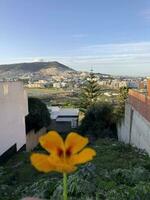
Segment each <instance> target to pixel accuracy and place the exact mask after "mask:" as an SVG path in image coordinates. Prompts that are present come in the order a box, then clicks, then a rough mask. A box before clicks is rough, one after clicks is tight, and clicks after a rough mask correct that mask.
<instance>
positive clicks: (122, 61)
mask: <svg viewBox="0 0 150 200" xmlns="http://www.w3.org/2000/svg"><path fill="white" fill-rule="evenodd" d="M40 60H41V61H42V60H44V61H54V60H57V61H59V62H62V63H64V64H66V65H68V66H70V67H73V68H74V69H77V70H90V69H91V67H92V68H93V69H94V71H95V72H102V73H111V74H122V75H147V76H149V75H150V0H0V63H1V64H2V63H15V62H30V61H40Z"/></svg>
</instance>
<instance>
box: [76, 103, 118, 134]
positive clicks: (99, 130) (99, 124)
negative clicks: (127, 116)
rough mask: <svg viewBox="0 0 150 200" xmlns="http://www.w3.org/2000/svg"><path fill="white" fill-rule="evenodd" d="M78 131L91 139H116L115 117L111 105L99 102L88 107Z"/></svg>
mask: <svg viewBox="0 0 150 200" xmlns="http://www.w3.org/2000/svg"><path fill="white" fill-rule="evenodd" d="M79 130H80V132H81V133H84V134H85V135H88V136H90V137H93V138H99V137H100V138H105V137H110V138H116V137H117V130H116V116H115V114H114V108H113V106H112V104H109V103H105V102H103V103H102V102H101V103H95V104H93V105H92V106H90V107H89V109H87V111H86V113H85V117H84V118H83V120H82V122H81V126H80V128H79Z"/></svg>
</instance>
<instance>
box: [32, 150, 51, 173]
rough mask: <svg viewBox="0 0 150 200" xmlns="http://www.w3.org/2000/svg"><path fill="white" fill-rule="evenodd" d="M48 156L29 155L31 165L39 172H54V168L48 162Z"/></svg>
mask: <svg viewBox="0 0 150 200" xmlns="http://www.w3.org/2000/svg"><path fill="white" fill-rule="evenodd" d="M49 157H50V156H48V155H44V154H40V153H33V154H32V155H31V158H30V159H31V163H32V165H33V166H34V167H35V168H36V169H37V170H38V171H41V172H50V171H53V170H54V166H53V164H52V163H51V162H49Z"/></svg>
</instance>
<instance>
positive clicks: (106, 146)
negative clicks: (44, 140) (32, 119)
mask: <svg viewBox="0 0 150 200" xmlns="http://www.w3.org/2000/svg"><path fill="white" fill-rule="evenodd" d="M93 146H94V148H95V149H96V152H97V156H96V157H95V159H94V160H93V161H92V164H91V165H85V166H83V167H80V169H79V170H78V171H77V172H76V173H74V174H73V175H70V176H69V182H70V184H69V185H70V186H69V187H70V188H69V193H70V195H72V196H74V199H82V198H81V197H82V196H83V199H85V200H86V198H85V195H89V196H88V198H89V199H91V200H97V199H108V200H120V199H121V200H126V199H129V200H130V199H131V200H132V199H133V200H136V198H135V196H133V198H131V197H132V193H135V191H136V193H138V192H137V190H138V189H136V188H138V187H139V188H142V187H148V188H144V189H143V191H146V195H147V193H148V192H147V191H150V158H149V156H148V155H147V154H145V153H144V152H141V151H139V150H138V149H136V148H133V147H131V146H129V145H124V144H122V143H120V142H118V141H116V140H111V139H100V140H98V141H97V142H96V143H95V144H94V145H93ZM38 151H41V150H38ZM29 157H30V153H27V152H20V153H18V154H17V155H14V156H13V157H12V158H11V159H10V160H9V161H8V162H7V163H5V164H4V165H3V166H1V167H0V200H19V199H20V198H21V197H23V196H27V195H30V196H39V197H41V198H43V197H45V198H46V199H49V197H50V196H52V199H56V200H57V199H59V198H58V197H56V196H57V195H58V194H59V191H60V187H57V186H58V185H59V184H60V181H61V177H62V176H61V175H60V174H56V173H51V174H49V175H47V174H43V173H39V172H37V171H36V170H35V169H34V168H33V167H32V166H31V164H30V161H29ZM89 166H90V167H89ZM93 166H94V168H92V167H93ZM83 170H84V173H83ZM91 171H92V174H90V173H91ZM81 172H82V173H81ZM83 176H85V177H83ZM75 183H77V184H75ZM91 183H92V185H91ZM141 184H145V185H146V186H145V185H144V186H143V185H141ZM84 186H86V187H84ZM87 188H89V189H88V190H87ZM122 188H123V189H122ZM80 190H81V191H80ZM120 191H121V192H120ZM124 191H127V192H128V193H131V194H130V195H131V197H130V198H127V196H124V195H126V193H125V194H124ZM130 191H131V192H130ZM113 192H115V194H114V195H113ZM140 193H141V194H142V192H140ZM42 195H43V196H42ZM55 195H56V196H55ZM80 195H81V196H80ZM92 195H93V196H92ZM95 195H97V197H95ZM117 195H120V196H121V197H120V196H117ZM143 195H144V194H143ZM149 195H150V193H149ZM106 197H107V198H106ZM88 198H87V199H88ZM96 198H97V199H96ZM72 199H73V198H72ZM137 199H138V198H137ZM139 199H140V198H139ZM141 199H142V198H141ZM148 199H150V196H148V198H146V197H145V196H144V198H143V200H148Z"/></svg>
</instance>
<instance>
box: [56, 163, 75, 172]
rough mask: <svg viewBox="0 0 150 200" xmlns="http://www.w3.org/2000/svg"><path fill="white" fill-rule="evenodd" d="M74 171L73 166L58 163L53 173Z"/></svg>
mask: <svg viewBox="0 0 150 200" xmlns="http://www.w3.org/2000/svg"><path fill="white" fill-rule="evenodd" d="M75 170H76V167H75V166H74V165H69V164H64V163H58V164H57V165H56V168H55V171H57V172H60V173H71V172H74V171H75Z"/></svg>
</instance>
